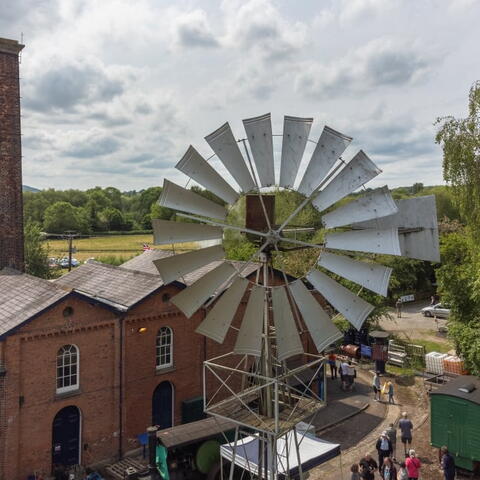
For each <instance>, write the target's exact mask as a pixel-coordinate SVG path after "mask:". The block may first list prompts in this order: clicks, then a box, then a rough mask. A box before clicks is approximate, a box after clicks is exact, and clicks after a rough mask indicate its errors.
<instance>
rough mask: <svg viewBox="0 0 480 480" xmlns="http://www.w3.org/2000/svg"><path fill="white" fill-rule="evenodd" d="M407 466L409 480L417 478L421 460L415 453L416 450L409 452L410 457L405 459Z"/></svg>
mask: <svg viewBox="0 0 480 480" xmlns="http://www.w3.org/2000/svg"><path fill="white" fill-rule="evenodd" d="M405 466H406V467H407V472H408V480H417V479H418V477H419V475H420V467H421V463H420V460H419V459H418V458H417V456H416V455H415V450H413V449H412V450H410V451H409V452H408V458H407V459H406V460H405Z"/></svg>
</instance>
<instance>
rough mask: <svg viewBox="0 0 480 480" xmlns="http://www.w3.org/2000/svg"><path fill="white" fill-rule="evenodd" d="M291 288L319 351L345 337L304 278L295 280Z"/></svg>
mask: <svg viewBox="0 0 480 480" xmlns="http://www.w3.org/2000/svg"><path fill="white" fill-rule="evenodd" d="M289 288H290V292H291V293H292V296H293V298H294V300H295V303H296V304H297V307H298V309H299V310H300V313H301V314H302V318H303V321H304V322H305V325H306V326H307V328H308V331H309V332H310V336H311V337H312V340H313V343H315V347H316V348H317V351H318V352H319V353H320V352H322V351H323V350H324V349H325V347H328V345H330V344H332V343H333V342H335V341H337V340H338V339H339V338H342V337H343V333H342V332H341V331H340V330H339V329H338V328H337V327H336V326H335V324H334V323H333V322H332V320H331V319H330V317H329V316H328V314H327V312H325V310H324V309H323V308H322V307H321V306H320V304H319V303H318V302H317V300H316V299H315V297H314V296H313V295H312V294H311V293H310V292H309V291H308V288H307V287H306V286H305V284H304V283H303V282H302V280H295V281H294V282H293V283H291V284H290V287H289Z"/></svg>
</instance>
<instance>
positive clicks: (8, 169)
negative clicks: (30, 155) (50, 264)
mask: <svg viewBox="0 0 480 480" xmlns="http://www.w3.org/2000/svg"><path fill="white" fill-rule="evenodd" d="M22 48H23V45H20V44H19V43H18V42H17V41H15V40H7V39H4V38H0V226H1V228H0V270H1V269H2V268H3V267H11V268H15V269H17V270H20V271H22V270H23V266H24V265H23V262H24V261H23V200H22V146H21V134H20V133H21V131H20V86H19V68H18V54H19V53H20V51H21V50H22Z"/></svg>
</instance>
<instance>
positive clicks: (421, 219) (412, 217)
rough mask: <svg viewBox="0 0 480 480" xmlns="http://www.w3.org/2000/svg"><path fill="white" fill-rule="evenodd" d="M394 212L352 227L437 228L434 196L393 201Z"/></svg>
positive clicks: (358, 222) (359, 222)
mask: <svg viewBox="0 0 480 480" xmlns="http://www.w3.org/2000/svg"><path fill="white" fill-rule="evenodd" d="M395 203H396V205H397V210H396V212H392V214H391V215H389V216H388V217H383V218H381V219H379V220H370V221H361V220H362V219H358V220H357V221H356V222H355V223H354V224H353V225H354V226H355V227H360V228H392V227H398V228H400V229H411V228H433V229H436V228H438V223H437V207H436V203H435V195H425V196H423V197H413V198H404V199H402V200H396V201H395Z"/></svg>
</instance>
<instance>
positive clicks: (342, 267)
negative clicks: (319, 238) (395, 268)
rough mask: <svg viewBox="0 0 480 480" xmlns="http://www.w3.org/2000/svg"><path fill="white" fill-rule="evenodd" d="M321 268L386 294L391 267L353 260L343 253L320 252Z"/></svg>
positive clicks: (373, 290)
mask: <svg viewBox="0 0 480 480" xmlns="http://www.w3.org/2000/svg"><path fill="white" fill-rule="evenodd" d="M317 263H318V265H320V266H321V267H323V268H326V269H327V270H330V272H333V273H336V274H337V275H340V276H341V277H343V278H346V279H348V280H351V281H352V282H355V283H358V284H359V285H362V286H363V287H365V288H368V289H369V290H371V291H372V292H375V293H378V294H380V295H383V296H384V297H386V296H387V290H388V282H389V281H390V275H391V274H392V269H391V268H388V267H385V266H383V265H379V264H378V263H371V262H369V263H367V262H360V261H358V260H353V259H351V258H349V257H345V256H344V255H335V254H333V253H329V252H322V253H321V255H320V259H319V261H318V262H317Z"/></svg>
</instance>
